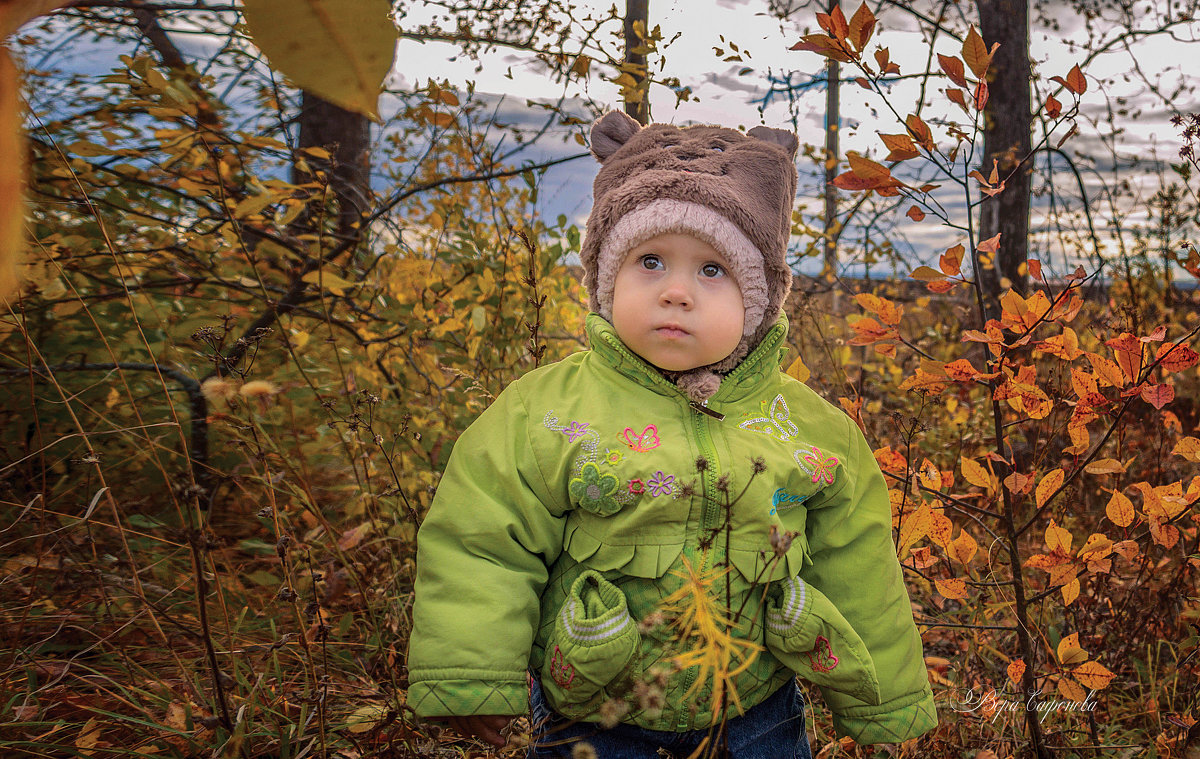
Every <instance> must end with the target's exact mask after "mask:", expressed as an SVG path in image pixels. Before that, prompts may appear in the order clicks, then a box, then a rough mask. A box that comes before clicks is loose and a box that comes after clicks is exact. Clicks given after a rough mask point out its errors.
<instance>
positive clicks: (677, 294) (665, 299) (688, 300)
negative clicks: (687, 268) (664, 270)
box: [658, 277, 694, 308]
mask: <svg viewBox="0 0 1200 759" xmlns="http://www.w3.org/2000/svg"><path fill="white" fill-rule="evenodd" d="M658 300H659V303H661V304H662V305H664V306H680V307H683V308H691V306H692V303H693V300H694V296H693V295H692V291H691V289H690V288H689V287H688V286H687V284H686V283H684V282H682V281H680V280H679V279H678V278H676V277H672V278H671V279H670V280H669V281H667V282H666V283H665V285H664V286H663V289H662V292H660V293H659V295H658Z"/></svg>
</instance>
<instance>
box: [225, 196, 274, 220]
mask: <svg viewBox="0 0 1200 759" xmlns="http://www.w3.org/2000/svg"><path fill="white" fill-rule="evenodd" d="M275 200H276V198H275V195H274V194H273V193H270V192H264V193H262V194H261V195H251V196H250V197H248V198H243V199H242V201H241V202H240V203H238V204H237V207H236V208H234V209H233V215H234V217H235V218H238V219H244V218H246V217H247V216H253V215H254V214H256V213H258V212H259V211H261V210H263V209H264V208H266V207H267V206H269V205H271V204H272V203H274V202H275Z"/></svg>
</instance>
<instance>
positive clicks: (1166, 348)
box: [1154, 343, 1200, 372]
mask: <svg viewBox="0 0 1200 759" xmlns="http://www.w3.org/2000/svg"><path fill="white" fill-rule="evenodd" d="M1154 360H1155V361H1160V360H1161V361H1160V363H1159V366H1161V367H1162V370H1163V371H1164V372H1182V371H1186V370H1188V369H1191V368H1192V367H1193V366H1195V365H1196V364H1197V363H1198V362H1200V354H1197V353H1196V351H1194V350H1192V349H1191V348H1189V347H1188V346H1186V345H1183V344H1182V343H1166V344H1164V345H1160V346H1159V348H1158V351H1157V352H1156V353H1155V354H1154Z"/></svg>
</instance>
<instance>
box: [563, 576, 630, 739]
mask: <svg viewBox="0 0 1200 759" xmlns="http://www.w3.org/2000/svg"><path fill="white" fill-rule="evenodd" d="M640 644H641V635H639V634H638V629H637V625H635V624H634V621H633V618H632V617H631V616H630V615H629V608H628V605H627V604H626V600H625V595H624V594H623V593H622V592H621V591H620V589H619V588H617V586H615V585H613V584H612V583H611V582H609V581H608V580H605V579H604V577H603V576H602V575H601V574H600V573H599V572H595V571H592V570H587V571H585V572H584V573H583V574H581V575H580V576H579V577H578V578H576V580H575V582H574V583H572V584H571V590H570V592H569V593H568V595H567V599H566V600H565V601H564V602H563V605H562V608H561V609H560V610H559V613H558V616H557V618H556V619H555V621H554V629H553V630H552V631H551V633H550V639H549V641H548V642H547V646H546V661H545V663H544V664H543V665H542V676H541V680H542V686H543V688H544V689H545V691H546V695H547V697H548V699H549V701H550V703H551V704H552V705H553V706H554V707H555V708H556V709H557V710H558V711H560V712H562V713H564V714H566V715H567V716H575V715H574V714H573V712H574V711H575V710H572V709H571V707H578V706H582V705H585V704H589V702H591V701H593V700H594V699H595V697H596V696H597V695H599V694H600V693H601V692H602V690H603V688H604V687H605V686H606V685H608V684H609V683H611V682H612V681H614V680H616V679H617V678H618V677H620V676H621V675H622V674H623V673H624V672H625V671H626V669H627V668H628V667H629V666H630V664H631V663H632V662H633V660H634V658H635V656H636V654H637V651H638V648H639V646H640Z"/></svg>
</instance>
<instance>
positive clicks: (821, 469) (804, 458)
mask: <svg viewBox="0 0 1200 759" xmlns="http://www.w3.org/2000/svg"><path fill="white" fill-rule="evenodd" d="M792 458H794V459H795V460H796V463H797V464H799V465H800V468H801V469H803V470H804V471H805V472H808V473H809V474H810V475H812V481H813V482H814V483H817V482H822V481H823V482H824V483H825V484H826V485H832V484H833V470H834V468H835V467H836V466H837V465H838V463H839V462H838V457H837V456H826V455H825V454H823V453H821V449H820V448H818V447H816V446H815V445H813V446H809V447H808V448H800V449H797V450H796V451H793V452H792Z"/></svg>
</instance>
